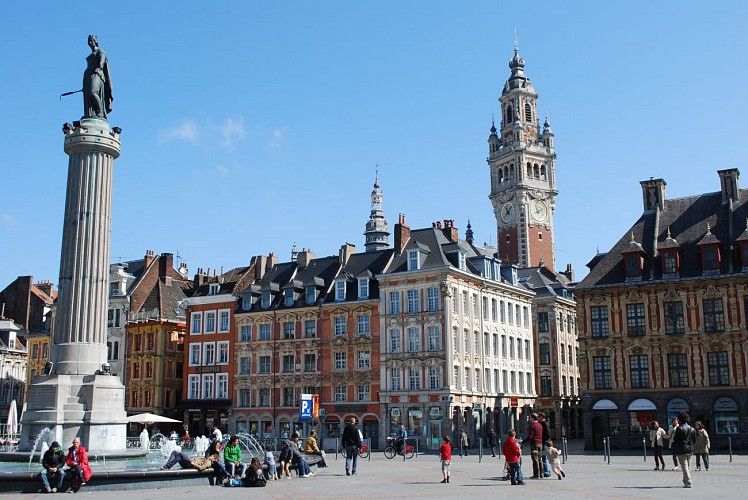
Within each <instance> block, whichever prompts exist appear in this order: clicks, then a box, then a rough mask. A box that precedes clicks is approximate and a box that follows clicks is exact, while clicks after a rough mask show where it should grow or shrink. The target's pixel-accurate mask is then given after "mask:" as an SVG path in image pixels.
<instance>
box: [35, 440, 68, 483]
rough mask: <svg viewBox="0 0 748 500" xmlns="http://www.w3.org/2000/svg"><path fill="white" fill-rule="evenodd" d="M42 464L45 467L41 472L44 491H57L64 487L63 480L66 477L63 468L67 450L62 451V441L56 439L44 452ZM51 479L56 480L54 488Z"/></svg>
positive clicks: (40, 476)
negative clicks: (50, 482) (50, 485)
mask: <svg viewBox="0 0 748 500" xmlns="http://www.w3.org/2000/svg"><path fill="white" fill-rule="evenodd" d="M42 466H43V467H44V469H43V470H42V472H41V474H39V478H40V479H41V480H42V485H43V486H44V488H43V491H46V492H47V493H57V490H59V489H62V481H63V480H64V479H65V472H64V471H63V470H62V468H63V467H64V466H65V452H63V451H62V446H60V443H58V442H57V441H54V442H53V443H52V445H51V446H50V447H49V449H48V450H47V451H46V452H45V453H44V457H42ZM50 479H52V480H53V481H54V483H53V484H54V487H52V488H50V487H49V480H50ZM40 491H41V490H40Z"/></svg>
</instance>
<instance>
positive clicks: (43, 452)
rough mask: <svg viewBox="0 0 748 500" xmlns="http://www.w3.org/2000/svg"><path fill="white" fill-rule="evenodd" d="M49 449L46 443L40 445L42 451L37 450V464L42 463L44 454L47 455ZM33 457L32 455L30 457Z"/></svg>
mask: <svg viewBox="0 0 748 500" xmlns="http://www.w3.org/2000/svg"><path fill="white" fill-rule="evenodd" d="M48 449H49V445H48V444H47V442H46V441H44V442H43V443H42V449H41V450H39V464H42V463H43V462H44V454H45V453H47V450H48ZM32 457H33V455H32Z"/></svg>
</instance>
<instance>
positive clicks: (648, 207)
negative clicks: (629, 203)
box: [639, 177, 667, 212]
mask: <svg viewBox="0 0 748 500" xmlns="http://www.w3.org/2000/svg"><path fill="white" fill-rule="evenodd" d="M639 184H641V186H642V198H643V200H644V211H645V212H653V211H654V210H657V209H659V210H660V211H663V210H664V209H665V186H667V183H666V182H665V181H664V180H662V179H655V178H651V177H650V179H649V180H648V181H641V182H639Z"/></svg>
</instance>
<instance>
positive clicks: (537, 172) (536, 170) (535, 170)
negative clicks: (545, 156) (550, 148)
mask: <svg viewBox="0 0 748 500" xmlns="http://www.w3.org/2000/svg"><path fill="white" fill-rule="evenodd" d="M533 171H534V172H535V178H536V179H540V167H539V166H538V164H537V163H536V164H535V165H533Z"/></svg>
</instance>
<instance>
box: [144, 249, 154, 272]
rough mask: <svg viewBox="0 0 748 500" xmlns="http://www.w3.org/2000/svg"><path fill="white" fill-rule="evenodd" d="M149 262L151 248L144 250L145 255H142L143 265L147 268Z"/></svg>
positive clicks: (151, 256)
mask: <svg viewBox="0 0 748 500" xmlns="http://www.w3.org/2000/svg"><path fill="white" fill-rule="evenodd" d="M151 262H153V250H146V251H145V257H143V267H144V268H146V269H147V268H148V266H150V265H151Z"/></svg>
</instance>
